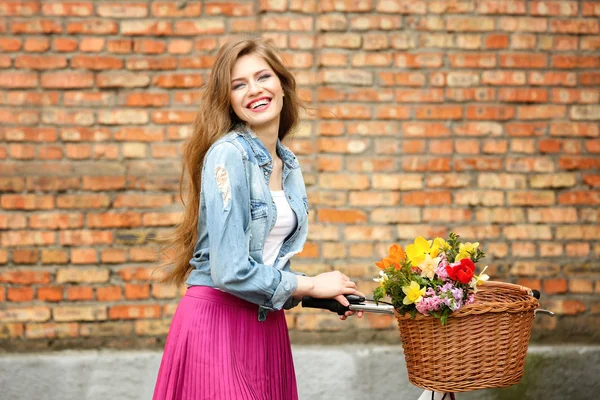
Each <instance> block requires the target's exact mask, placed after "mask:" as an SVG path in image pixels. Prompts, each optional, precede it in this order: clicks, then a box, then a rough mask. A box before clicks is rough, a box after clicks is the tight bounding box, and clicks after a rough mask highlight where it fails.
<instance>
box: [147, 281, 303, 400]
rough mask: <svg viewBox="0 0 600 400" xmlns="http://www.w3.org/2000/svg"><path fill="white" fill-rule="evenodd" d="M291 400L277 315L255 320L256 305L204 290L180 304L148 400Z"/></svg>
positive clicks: (291, 378) (292, 386)
mask: <svg viewBox="0 0 600 400" xmlns="http://www.w3.org/2000/svg"><path fill="white" fill-rule="evenodd" d="M236 399H240V400H246V399H248V400H297V399H298V390H297V387H296V376H295V371H294V362H293V360H292V352H291V346H290V339H289V335H288V330H287V324H286V321H285V316H284V312H283V310H281V311H276V312H271V313H269V315H268V316H267V319H266V321H263V322H259V321H258V306H256V305H255V304H252V303H248V302H246V301H244V300H242V299H240V298H238V297H235V296H233V295H230V294H228V293H224V292H221V291H219V290H216V289H213V288H210V287H206V286H192V287H190V288H189V289H188V290H187V292H186V294H185V296H184V297H183V298H182V299H181V302H180V303H179V306H178V307H177V311H176V312H175V315H174V316H173V321H172V322H171V328H170V330H169V335H168V337H167V342H166V345H165V351H164V354H163V358H162V362H161V364H160V370H159V372H158V378H157V381H156V387H155V389H154V397H153V400H236Z"/></svg>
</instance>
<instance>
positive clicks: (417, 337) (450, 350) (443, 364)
mask: <svg viewBox="0 0 600 400" xmlns="http://www.w3.org/2000/svg"><path fill="white" fill-rule="evenodd" d="M538 307H539V303H538V301H537V299H536V298H535V297H533V296H531V289H528V288H526V287H523V286H518V285H513V284H510V283H503V282H486V283H485V284H483V285H482V286H480V287H479V290H478V292H477V294H476V295H475V302H474V303H472V304H470V305H467V306H465V307H463V308H461V309H460V310H458V311H456V312H454V313H452V315H451V316H450V317H449V318H448V322H447V323H446V325H445V326H442V324H441V323H440V320H439V319H437V318H434V317H426V316H424V315H421V314H417V316H416V317H415V318H414V319H413V318H412V317H411V316H410V314H403V315H400V314H398V313H397V312H395V315H396V319H397V320H398V327H399V328H400V335H401V337H402V347H403V348H404V353H405V357H406V367H407V369H408V379H409V380H410V381H411V383H413V384H414V385H416V386H418V387H421V388H423V389H429V390H434V391H437V392H467V391H471V390H476V389H484V388H494V387H505V386H510V385H514V384H516V383H518V382H519V381H520V380H521V378H522V377H523V372H524V365H525V356H526V354H527V346H528V344H529V338H530V336H531V325H532V321H533V317H534V311H535V309H536V308H538Z"/></svg>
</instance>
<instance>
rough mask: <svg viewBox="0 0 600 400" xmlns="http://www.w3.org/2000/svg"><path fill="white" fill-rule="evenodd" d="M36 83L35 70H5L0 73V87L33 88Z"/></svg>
mask: <svg viewBox="0 0 600 400" xmlns="http://www.w3.org/2000/svg"><path fill="white" fill-rule="evenodd" d="M37 85H38V77H37V74H36V73H35V72H5V71H3V72H2V74H1V75H0V88H9V89H18V88H33V87H36V86H37Z"/></svg>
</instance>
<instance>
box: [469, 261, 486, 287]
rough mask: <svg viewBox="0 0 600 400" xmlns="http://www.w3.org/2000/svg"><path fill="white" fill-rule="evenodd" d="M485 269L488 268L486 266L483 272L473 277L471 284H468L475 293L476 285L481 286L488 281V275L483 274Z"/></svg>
mask: <svg viewBox="0 0 600 400" xmlns="http://www.w3.org/2000/svg"><path fill="white" fill-rule="evenodd" d="M487 267H488V266H487V265H486V266H485V268H484V269H483V271H481V273H480V274H479V275H474V276H473V278H472V279H471V282H469V286H471V287H472V288H473V291H474V292H475V293H477V286H478V285H481V284H482V283H483V282H485V281H487V280H488V279H490V276H489V275H488V274H484V272H485V270H486V269H487Z"/></svg>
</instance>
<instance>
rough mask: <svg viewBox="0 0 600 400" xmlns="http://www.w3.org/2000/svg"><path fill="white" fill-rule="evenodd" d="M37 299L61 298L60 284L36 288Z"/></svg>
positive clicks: (59, 299) (53, 299)
mask: <svg viewBox="0 0 600 400" xmlns="http://www.w3.org/2000/svg"><path fill="white" fill-rule="evenodd" d="M37 299H38V300H40V301H50V302H56V301H61V300H62V299H63V287H62V286H42V287H39V288H38V290H37Z"/></svg>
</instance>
